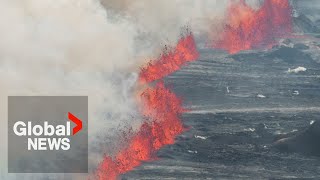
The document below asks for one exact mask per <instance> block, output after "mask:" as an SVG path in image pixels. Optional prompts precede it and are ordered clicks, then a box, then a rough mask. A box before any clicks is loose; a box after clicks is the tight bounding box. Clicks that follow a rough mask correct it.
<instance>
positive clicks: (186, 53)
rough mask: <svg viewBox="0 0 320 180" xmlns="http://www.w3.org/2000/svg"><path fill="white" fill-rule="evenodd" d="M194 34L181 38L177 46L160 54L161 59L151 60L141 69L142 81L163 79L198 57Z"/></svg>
mask: <svg viewBox="0 0 320 180" xmlns="http://www.w3.org/2000/svg"><path fill="white" fill-rule="evenodd" d="M198 56H199V53H198V51H197V48H196V45H195V40H194V38H193V35H192V34H191V33H189V34H188V35H187V36H185V37H183V38H181V39H180V40H179V42H178V44H177V46H176V47H175V48H174V49H173V50H172V51H169V52H167V53H164V54H163V55H161V56H160V58H159V59H157V60H153V61H150V62H149V64H148V65H147V66H146V67H144V68H142V69H141V72H140V76H139V77H140V81H141V82H151V81H154V80H158V79H161V78H163V77H165V76H167V75H169V74H171V73H173V72H175V71H177V70H179V69H180V68H181V66H183V65H185V64H186V63H187V62H191V61H194V60H196V59H198Z"/></svg>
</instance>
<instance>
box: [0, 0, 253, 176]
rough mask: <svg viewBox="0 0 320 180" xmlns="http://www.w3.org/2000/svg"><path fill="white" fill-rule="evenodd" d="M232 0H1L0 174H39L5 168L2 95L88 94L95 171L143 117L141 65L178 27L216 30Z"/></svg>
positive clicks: (169, 41) (172, 41)
mask: <svg viewBox="0 0 320 180" xmlns="http://www.w3.org/2000/svg"><path fill="white" fill-rule="evenodd" d="M230 2H232V1H227V0H226V1H221V0H201V1H195V0H162V1H159V0H157V1H156V0H139V1H131V0H101V2H100V1H97V0H27V1H20V0H1V2H0V84H1V89H0V98H1V102H0V114H1V116H0V117H1V131H0V132H1V138H0V139H1V148H0V153H1V155H0V179H21V177H23V179H26V178H30V179H34V178H39V177H40V176H42V175H39V174H37V175H23V176H20V175H12V174H11V175H9V174H7V158H6V157H7V128H6V127H7V96H9V95H11V96H13V95H49V96H53V95H64V96H65V95H85V96H86V95H88V96H89V126H90V128H89V145H90V147H89V150H90V152H89V154H90V157H89V159H90V164H89V165H90V168H91V170H93V169H94V168H95V166H96V165H97V163H98V162H99V161H100V160H101V159H102V156H103V154H104V153H110V154H112V153H113V152H114V151H116V150H117V148H118V147H119V146H118V144H119V143H118V140H119V136H118V134H119V132H120V131H121V130H123V129H126V128H128V127H129V128H133V130H136V129H137V128H139V125H140V124H141V123H142V122H141V121H142V118H141V117H140V114H139V104H138V102H137V101H136V96H137V92H138V89H139V87H137V85H136V83H135V82H136V79H137V74H138V71H139V68H140V66H141V65H143V64H144V63H145V62H146V61H148V60H149V59H151V58H155V57H156V56H157V55H158V54H159V53H160V51H161V49H162V48H163V46H164V45H174V44H175V43H176V42H177V40H178V38H179V35H180V33H181V27H184V26H186V25H187V26H189V27H190V28H191V29H192V31H193V32H194V33H195V34H197V35H198V37H201V35H205V34H206V33H208V32H209V31H210V33H212V32H217V33H218V32H219V31H221V28H222V26H220V25H221V24H222V22H223V18H224V11H225V9H226V6H227V5H228V3H230ZM253 2H256V1H253ZM253 4H255V3H253ZM219 28H220V29H219ZM50 176H52V175H50ZM68 176H69V175H57V178H58V179H63V178H67V177H68ZM70 176H72V175H70ZM72 177H73V176H72ZM77 178H79V177H77ZM81 178H85V177H81Z"/></svg>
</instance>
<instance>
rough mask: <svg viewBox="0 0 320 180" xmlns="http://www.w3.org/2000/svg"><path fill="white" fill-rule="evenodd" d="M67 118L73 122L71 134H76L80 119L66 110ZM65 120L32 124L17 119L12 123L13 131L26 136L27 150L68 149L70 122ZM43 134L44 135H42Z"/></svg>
mask: <svg viewBox="0 0 320 180" xmlns="http://www.w3.org/2000/svg"><path fill="white" fill-rule="evenodd" d="M68 119H69V120H70V121H72V122H73V123H75V125H76V126H75V127H74V128H73V129H72V135H73V136H74V135H76V133H78V132H79V131H80V130H81V129H82V121H81V120H80V119H79V118H77V117H76V116H75V115H73V114H72V113H70V112H68ZM70 121H67V122H66V124H64V125H62V124H60V125H51V124H49V122H48V121H44V123H43V125H40V124H37V125H33V124H32V122H31V121H28V122H27V123H25V122H23V121H18V122H16V123H15V124H14V125H13V132H14V133H15V135H17V136H20V137H28V140H27V142H28V143H27V144H28V150H29V151H30V150H37V151H38V150H40V151H45V150H60V149H62V150H65V151H67V150H69V149H70V146H71V145H70V138H69V136H71V123H70ZM43 136H45V137H43Z"/></svg>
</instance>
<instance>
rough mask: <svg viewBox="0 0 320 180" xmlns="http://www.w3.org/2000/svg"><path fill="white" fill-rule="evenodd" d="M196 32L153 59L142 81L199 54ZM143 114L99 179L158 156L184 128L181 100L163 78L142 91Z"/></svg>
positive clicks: (100, 169) (106, 162)
mask: <svg viewBox="0 0 320 180" xmlns="http://www.w3.org/2000/svg"><path fill="white" fill-rule="evenodd" d="M198 55H199V54H198V51H197V49H196V45H195V41H194V38H193V35H192V34H191V33H190V34H188V35H187V36H185V37H183V38H181V39H180V41H179V42H178V44H177V46H176V47H175V48H174V49H173V50H172V51H170V52H168V53H167V54H164V55H161V56H160V58H159V59H158V60H156V61H153V62H150V63H149V64H148V65H147V66H146V67H145V68H142V70H141V73H140V82H141V84H145V83H146V82H151V81H153V80H157V79H161V78H163V77H165V76H167V75H169V74H170V73H172V72H175V71H177V70H179V69H180V68H181V66H183V65H184V64H185V63H187V62H190V61H194V60H196V59H197V58H198ZM140 98H141V101H142V102H143V110H142V112H141V113H142V114H143V115H144V117H145V118H146V119H147V121H146V122H145V123H143V124H142V126H141V127H140V130H139V131H138V132H137V133H135V134H134V135H133V136H132V137H131V139H130V141H129V144H128V146H127V147H126V148H125V149H123V150H121V151H120V152H118V154H117V155H116V156H115V157H114V158H112V157H109V156H107V157H105V158H104V160H103V161H102V162H101V164H100V165H99V166H98V168H97V171H96V174H95V176H96V178H97V179H101V180H104V179H116V178H117V177H118V176H119V175H120V174H123V173H126V172H128V171H130V170H132V169H133V168H135V167H137V166H139V165H140V164H141V163H142V162H143V161H150V160H154V159H156V152H157V150H159V149H160V148H162V147H164V146H165V145H169V144H173V143H174V140H175V137H176V136H177V135H179V134H181V133H182V132H183V131H184V130H185V129H184V127H183V124H182V122H181V120H180V115H181V113H183V112H185V109H184V108H183V107H182V101H181V99H179V98H178V97H177V96H176V95H175V94H174V93H173V92H172V91H170V90H169V89H167V88H166V87H165V85H164V83H163V81H161V80H160V81H159V82H157V83H156V84H155V85H154V86H153V87H152V86H149V87H147V88H146V89H144V90H143V92H142V93H141V95H140Z"/></svg>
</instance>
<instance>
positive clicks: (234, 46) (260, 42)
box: [212, 0, 292, 54]
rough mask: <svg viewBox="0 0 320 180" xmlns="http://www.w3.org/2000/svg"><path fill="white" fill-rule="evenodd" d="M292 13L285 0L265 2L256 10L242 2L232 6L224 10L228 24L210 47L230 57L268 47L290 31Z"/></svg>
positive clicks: (266, 0)
mask: <svg viewBox="0 0 320 180" xmlns="http://www.w3.org/2000/svg"><path fill="white" fill-rule="evenodd" d="M291 13H292V8H291V6H290V3H289V1H288V0H265V1H264V3H263V4H262V6H261V7H260V8H259V9H257V10H255V9H254V8H252V7H250V6H249V5H248V4H247V3H246V2H245V1H244V0H241V1H239V2H237V3H232V4H231V5H230V6H229V8H228V10H227V19H226V21H227V23H226V24H227V25H226V26H225V28H224V31H223V33H222V35H221V38H220V39H219V40H218V41H215V42H213V45H212V46H213V47H214V48H218V49H223V50H226V51H228V52H229V53H230V54H234V53H237V52H239V51H242V50H249V49H252V48H262V47H268V46H270V45H272V44H273V43H275V40H276V39H277V38H281V37H283V36H288V35H289V34H290V33H291V32H292V16H291Z"/></svg>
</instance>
